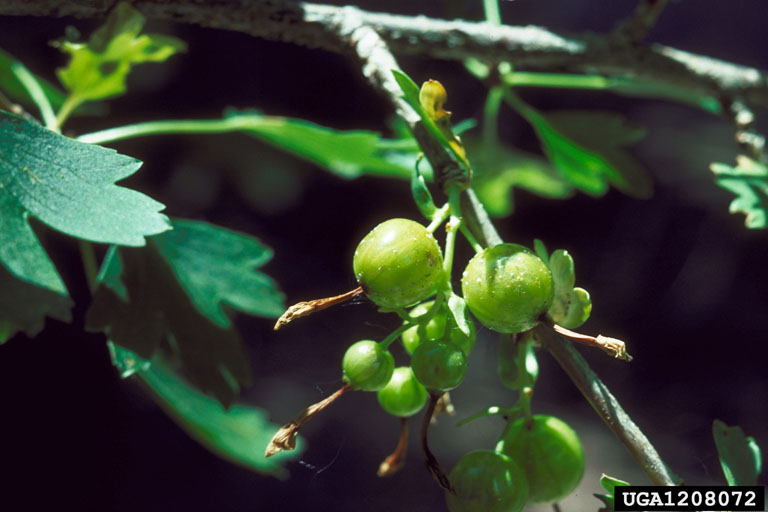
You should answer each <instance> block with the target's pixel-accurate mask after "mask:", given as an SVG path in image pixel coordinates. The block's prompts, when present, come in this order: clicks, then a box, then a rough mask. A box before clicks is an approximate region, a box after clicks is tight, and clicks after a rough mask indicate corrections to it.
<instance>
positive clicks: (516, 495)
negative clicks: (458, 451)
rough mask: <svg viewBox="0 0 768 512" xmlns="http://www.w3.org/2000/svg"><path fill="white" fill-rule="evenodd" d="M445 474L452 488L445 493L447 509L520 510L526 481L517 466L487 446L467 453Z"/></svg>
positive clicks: (474, 511) (453, 511)
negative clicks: (452, 492) (452, 490)
mask: <svg viewBox="0 0 768 512" xmlns="http://www.w3.org/2000/svg"><path fill="white" fill-rule="evenodd" d="M448 478H449V479H450V481H451V485H453V488H454V490H455V491H456V494H451V493H450V492H446V493H445V501H446V503H447V505H448V510H450V511H451V512H520V510H522V509H523V507H524V506H525V503H526V501H527V499H528V483H527V482H526V479H525V475H524V474H523V471H522V470H521V469H520V467H519V466H518V465H517V464H516V463H515V462H514V461H513V460H511V459H510V458H509V457H507V456H505V455H503V454H500V453H495V452H492V451H490V450H478V451H474V452H470V453H468V454H467V455H465V456H464V457H462V458H461V460H459V462H458V463H457V464H456V466H455V467H454V468H453V470H452V471H451V474H450V475H449V477H448Z"/></svg>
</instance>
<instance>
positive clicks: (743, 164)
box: [710, 155, 768, 229]
mask: <svg viewBox="0 0 768 512" xmlns="http://www.w3.org/2000/svg"><path fill="white" fill-rule="evenodd" d="M710 169H711V170H712V172H713V173H715V183H716V184H717V185H718V186H720V187H722V188H724V189H725V190H728V191H729V192H732V193H734V194H735V195H736V196H737V197H736V198H735V199H734V200H733V201H731V205H730V208H729V211H730V212H731V213H737V212H741V213H744V214H745V215H746V216H747V218H746V219H745V221H744V224H745V225H746V226H747V227H748V228H749V229H763V228H765V227H766V225H767V224H768V212H767V211H766V210H768V167H766V166H765V165H763V164H761V163H759V162H757V161H755V160H752V159H750V158H748V157H746V156H744V155H739V156H737V157H736V166H735V167H732V166H730V165H728V164H721V163H713V164H711V165H710Z"/></svg>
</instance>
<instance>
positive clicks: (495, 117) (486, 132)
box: [483, 86, 504, 146]
mask: <svg viewBox="0 0 768 512" xmlns="http://www.w3.org/2000/svg"><path fill="white" fill-rule="evenodd" d="M503 98H504V89H503V88H502V87H499V86H493V87H491V88H490V89H488V96H486V98H485V107H484V108H483V144H485V145H486V146H493V145H496V144H497V143H498V140H499V108H500V107H501V102H502V100H503Z"/></svg>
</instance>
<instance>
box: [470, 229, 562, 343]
mask: <svg viewBox="0 0 768 512" xmlns="http://www.w3.org/2000/svg"><path fill="white" fill-rule="evenodd" d="M461 290H462V293H463V295H464V300H466V302H467V306H468V307H469V309H470V311H472V314H474V315H475V316H476V317H477V319H478V320H480V322H482V323H483V324H484V325H485V326H487V327H488V328H490V329H493V330H494V331H497V332H503V333H517V332H523V331H526V330H528V329H531V328H532V327H534V326H535V325H536V324H537V323H538V322H539V320H540V319H541V317H542V316H543V315H544V314H545V313H546V311H547V309H548V308H549V306H550V304H552V274H551V273H550V271H549V268H547V266H546V265H545V264H544V262H543V261H542V260H541V258H539V257H538V256H536V255H535V254H533V253H532V252H531V251H529V250H528V249H526V248H525V247H523V246H522V245H517V244H500V245H497V246H494V247H491V248H489V249H485V250H484V251H483V252H481V253H478V254H476V255H475V256H474V257H473V258H472V259H471V260H470V261H469V263H468V264H467V267H466V269H464V274H463V276H462V278H461Z"/></svg>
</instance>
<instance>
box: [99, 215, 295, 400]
mask: <svg viewBox="0 0 768 512" xmlns="http://www.w3.org/2000/svg"><path fill="white" fill-rule="evenodd" d="M176 225H177V228H176V229H175V230H174V231H171V232H169V233H167V234H163V235H160V236H158V237H155V238H153V239H151V242H152V243H150V244H148V245H147V247H146V248H144V249H129V248H121V249H119V250H117V249H116V248H114V247H113V248H111V249H110V251H109V252H108V253H107V257H106V258H105V261H104V263H103V264H102V269H101V271H100V273H99V280H100V283H101V285H100V286H99V287H98V288H97V290H96V293H95V295H94V300H93V304H92V305H91V309H90V310H89V311H88V314H87V316H86V328H87V329H88V330H91V331H102V332H105V333H106V334H107V336H108V337H109V338H110V339H111V340H113V341H114V342H115V343H117V344H119V345H121V346H122V347H124V348H127V349H129V350H131V351H133V352H135V353H136V354H137V355H138V356H139V357H142V358H144V359H150V358H152V356H153V355H154V354H155V353H156V352H157V351H158V350H159V349H160V348H161V347H168V348H170V350H171V351H172V352H173V353H174V355H176V356H177V357H178V358H179V359H180V360H181V363H182V366H183V368H184V370H185V373H186V375H187V376H188V378H189V379H190V381H192V383H193V384H195V385H196V386H197V387H198V388H199V389H201V390H203V391H204V392H206V393H210V394H212V395H214V396H215V397H216V398H217V399H218V400H219V401H220V402H221V403H223V404H225V405H229V404H231V403H232V402H233V401H234V399H235V397H236V395H237V393H238V391H239V389H240V386H241V385H247V384H249V383H250V379H251V375H250V367H249V365H248V362H247V359H248V358H247V355H246V353H245V351H244V348H243V346H242V340H241V339H240V335H239V334H238V332H237V331H236V330H235V329H234V327H233V326H232V325H231V321H230V320H229V317H228V316H227V314H226V313H225V310H224V305H227V306H228V307H231V308H234V309H238V310H240V311H244V312H247V313H252V314H257V315H262V316H268V317H274V316H278V315H279V314H280V313H281V312H282V311H284V307H283V295H282V294H281V293H280V292H279V291H278V290H277V288H276V285H275V283H274V282H273V281H272V280H271V279H270V278H268V277H267V276H265V275H263V274H261V273H259V272H256V271H255V270H254V269H255V267H258V266H260V265H263V264H264V263H266V261H267V260H269V259H270V257H271V251H270V250H269V249H268V248H266V247H265V246H263V245H262V244H260V243H259V242H258V241H257V240H255V239H253V238H251V237H249V236H247V235H244V234H242V233H236V232H234V231H230V230H226V229H223V228H217V227H215V226H212V225H208V224H205V223H203V222H194V221H178V222H177V224H176Z"/></svg>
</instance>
